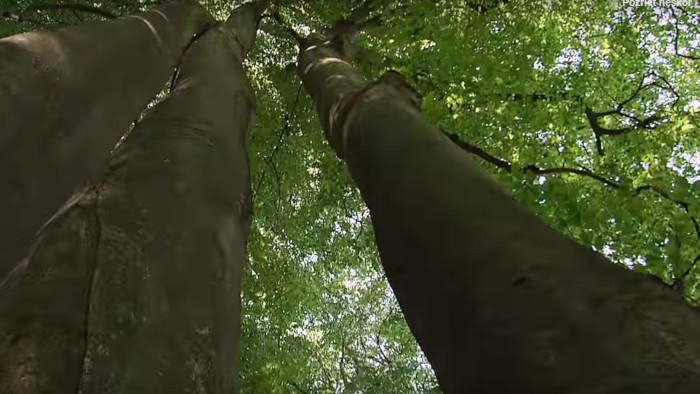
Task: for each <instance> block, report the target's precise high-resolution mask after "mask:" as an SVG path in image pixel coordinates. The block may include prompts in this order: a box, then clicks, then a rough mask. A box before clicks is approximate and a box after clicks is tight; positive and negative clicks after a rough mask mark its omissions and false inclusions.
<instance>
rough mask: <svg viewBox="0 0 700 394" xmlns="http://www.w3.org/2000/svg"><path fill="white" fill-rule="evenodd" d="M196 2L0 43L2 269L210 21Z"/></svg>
mask: <svg viewBox="0 0 700 394" xmlns="http://www.w3.org/2000/svg"><path fill="white" fill-rule="evenodd" d="M212 21H213V20H212V19H211V16H210V15H209V14H208V13H207V12H206V11H205V10H204V9H203V8H202V7H201V6H200V5H199V4H198V3H196V2H193V1H166V2H164V3H163V4H162V5H160V6H158V7H157V8H155V9H154V10H152V11H149V12H146V13H142V14H138V15H133V16H127V17H124V18H119V19H115V20H111V21H109V22H93V23H86V24H80V25H78V26H75V27H71V28H66V29H60V30H50V31H42V32H30V33H25V34H19V35H14V36H11V37H6V38H4V39H2V40H0V59H2V62H1V63H0V67H1V68H0V79H2V89H0V166H1V167H2V170H1V171H2V172H0V189H2V190H3V193H1V194H0V207H2V208H0V217H2V220H0V223H1V224H0V250H2V257H0V276H4V275H5V274H6V273H7V272H8V271H9V270H10V269H11V268H12V267H13V266H15V265H17V264H18V263H19V262H20V261H21V260H22V258H24V257H25V254H26V251H27V249H28V248H29V245H30V243H31V240H32V237H33V236H34V234H35V233H36V231H37V229H38V228H39V227H41V225H42V223H44V222H45V221H46V220H48V219H49V217H50V216H51V214H52V213H53V212H54V211H55V210H56V209H57V208H58V207H59V206H60V205H61V203H62V202H63V201H64V200H65V199H66V198H68V197H69V196H70V195H71V193H73V192H74V191H75V189H76V188H79V187H80V186H82V185H83V184H84V183H85V182H87V181H88V180H89V179H90V177H92V176H96V175H98V173H99V171H100V170H101V169H102V168H103V163H104V162H105V159H106V158H107V156H108V154H109V152H110V150H111V149H112V148H113V147H114V145H115V144H116V143H117V142H118V141H119V138H120V137H121V136H122V135H123V134H124V130H126V129H127V128H128V126H129V124H130V123H132V122H133V121H134V119H136V118H137V116H138V115H139V114H140V113H141V111H143V108H144V107H145V105H146V104H147V103H148V102H149V101H150V100H152V99H153V97H154V96H155V95H156V93H158V92H159V91H160V90H161V89H162V86H163V84H164V83H165V82H166V80H167V79H168V78H169V77H170V76H171V75H172V70H173V69H174V68H175V65H176V64H177V62H178V61H179V59H180V58H181V56H182V52H183V49H184V47H185V46H186V45H187V43H188V42H189V41H190V39H191V38H192V36H193V35H194V34H195V33H197V32H199V31H201V30H202V28H203V27H204V26H205V25H207V24H209V23H211V22H212Z"/></svg>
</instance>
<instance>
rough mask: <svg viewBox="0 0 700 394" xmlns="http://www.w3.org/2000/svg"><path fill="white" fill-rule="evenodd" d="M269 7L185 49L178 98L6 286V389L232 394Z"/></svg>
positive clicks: (2, 324) (251, 8) (43, 236)
mask: <svg viewBox="0 0 700 394" xmlns="http://www.w3.org/2000/svg"><path fill="white" fill-rule="evenodd" d="M266 3H267V2H260V1H258V2H256V3H249V4H247V5H244V6H241V7H238V8H237V9H236V10H235V11H234V12H233V13H232V15H231V17H230V18H229V19H228V20H227V21H226V22H225V23H222V24H218V25H216V26H215V27H213V28H212V29H211V30H209V31H208V32H206V33H205V34H204V35H203V36H201V38H200V39H198V40H197V41H196V42H195V43H194V44H193V45H192V46H191V47H190V48H189V49H188V51H187V52H186V54H185V56H184V58H183V62H182V65H181V67H180V73H179V77H178V79H177V81H176V84H175V86H174V88H173V90H172V92H171V93H170V95H169V96H168V97H167V98H166V99H165V100H163V101H162V102H161V103H159V104H158V105H157V106H156V107H155V108H154V109H153V110H152V112H150V113H149V114H148V115H147V116H146V118H145V119H144V120H143V121H142V122H141V123H140V124H139V125H138V126H137V127H136V128H135V130H134V131H133V132H132V133H131V134H130V135H129V137H128V138H127V139H126V141H125V142H124V143H123V144H122V145H120V147H119V148H118V150H117V151H116V152H115V154H114V157H113V159H112V160H111V161H110V167H109V170H108V174H107V176H106V177H105V178H104V179H102V180H101V181H99V182H97V183H95V184H93V185H91V186H89V187H88V188H87V189H86V190H84V191H83V192H82V193H79V194H78V195H76V196H74V197H73V198H72V199H71V200H70V201H68V202H67V203H66V204H65V205H64V206H63V207H62V208H61V210H60V211H59V212H58V213H57V214H56V215H55V216H54V217H53V218H52V220H51V221H50V222H49V223H48V224H47V225H46V226H45V228H44V229H43V230H42V231H41V232H40V233H39V235H38V239H37V242H36V243H35V244H34V246H33V247H32V252H31V254H30V256H29V258H28V259H26V260H25V261H24V263H23V265H22V266H21V267H20V268H19V269H18V270H16V271H14V272H13V273H12V274H11V275H10V276H9V277H8V279H7V280H5V281H4V282H3V283H1V284H0V393H3V394H4V393H13V394H17V393H19V394H25V393H83V394H86V393H124V394H127V393H129V394H136V393H234V392H237V381H238V370H237V366H238V359H239V356H238V339H239V338H238V337H239V325H240V299H239V297H240V285H241V278H242V268H243V264H244V261H245V253H246V243H247V237H248V229H249V222H250V215H251V209H252V208H251V196H250V184H249V175H248V163H247V157H246V141H247V138H246V136H247V134H248V133H249V131H250V128H251V125H252V121H253V106H254V95H253V91H252V88H251V86H250V84H249V83H248V81H247V79H246V75H245V72H244V70H243V66H242V60H243V58H244V57H245V55H246V53H247V52H248V51H249V50H250V48H251V47H252V45H253V42H254V40H255V34H256V29H257V26H256V24H257V18H258V17H259V15H260V14H261V13H262V11H263V9H264V7H265V5H266Z"/></svg>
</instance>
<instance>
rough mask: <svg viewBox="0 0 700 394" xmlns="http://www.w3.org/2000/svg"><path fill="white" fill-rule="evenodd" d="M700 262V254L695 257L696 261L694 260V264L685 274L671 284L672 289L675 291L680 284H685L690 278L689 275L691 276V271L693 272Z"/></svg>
mask: <svg viewBox="0 0 700 394" xmlns="http://www.w3.org/2000/svg"><path fill="white" fill-rule="evenodd" d="M698 261H700V254H698V255H697V256H695V260H693V262H692V263H691V264H690V266H689V267H688V268H687V269H686V270H685V272H683V274H681V276H679V277H678V278H676V280H674V281H673V283H672V284H671V287H672V288H674V289H677V288H679V286H680V284H681V283H683V280H684V279H685V278H686V277H687V276H688V274H690V271H692V270H693V268H695V266H696V265H698Z"/></svg>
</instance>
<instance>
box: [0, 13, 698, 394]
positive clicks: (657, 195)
mask: <svg viewBox="0 0 700 394" xmlns="http://www.w3.org/2000/svg"><path fill="white" fill-rule="evenodd" d="M200 2H201V3H202V5H204V6H205V8H207V10H208V11H209V12H211V13H212V15H214V16H215V17H216V18H217V19H218V20H223V19H225V18H226V17H227V15H228V13H229V12H230V11H231V9H232V4H231V2H230V1H223V0H201V1H200ZM240 3H241V2H240V1H234V2H233V6H234V7H235V6H237V5H239V4H240ZM155 4H156V2H155V1H128V0H104V1H101V2H88V1H79V0H75V1H71V2H59V3H50V2H42V1H27V0H19V1H15V0H0V11H1V12H2V13H3V14H2V15H3V20H2V21H0V36H8V35H12V34H16V33H20V32H27V31H32V30H38V29H49V28H56V27H61V26H66V25H74V24H79V23H84V22H86V21H90V20H103V19H111V18H115V17H118V16H123V15H128V14H132V13H135V12H138V11H143V10H147V9H150V8H151V7H152V6H153V5H155ZM363 7H364V8H363ZM358 9H364V11H365V12H364V13H363V14H362V15H359V16H358V14H357V13H353V10H358ZM349 20H350V21H352V22H353V23H356V24H358V25H361V26H362V28H361V31H359V33H358V34H357V36H356V37H355V39H354V41H353V42H352V43H347V45H351V46H352V47H351V48H350V50H351V51H352V53H354V54H356V56H355V59H354V62H355V66H356V67H357V68H358V69H359V70H361V72H362V73H363V75H364V76H365V77H366V78H367V79H368V80H374V79H376V78H377V77H379V76H380V75H382V74H383V73H384V72H385V71H386V70H389V69H391V70H396V71H398V72H400V73H401V74H402V75H403V76H405V77H406V78H407V80H408V82H409V83H410V84H411V85H412V86H414V87H415V89H416V90H417V91H418V93H419V94H420V97H421V99H422V100H421V109H422V112H423V114H424V116H425V117H426V118H427V120H428V121H429V122H430V123H432V124H434V125H436V126H438V127H439V129H440V130H441V131H442V132H443V133H444V134H445V135H447V136H448V137H450V139H452V140H453V141H454V143H455V144H457V145H458V146H459V147H461V148H462V149H464V150H465V151H466V152H468V153H469V154H471V155H472V156H473V157H474V158H476V159H477V161H478V162H479V163H480V164H481V165H482V166H483V168H484V169H485V170H487V171H489V172H491V173H492V174H493V175H494V176H495V177H496V178H497V179H498V180H499V181H500V182H501V183H502V184H503V185H504V186H505V187H506V188H507V190H508V191H510V192H511V193H512V194H513V195H514V196H515V198H516V199H517V200H519V201H520V202H521V203H523V204H524V205H525V206H526V207H527V208H528V209H529V210H531V211H532V212H533V213H535V214H536V215H537V216H539V217H540V218H542V219H543V220H544V221H546V222H547V223H549V224H550V225H552V226H553V227H555V228H556V229H557V230H559V231H560V232H561V233H563V234H565V235H568V236H569V237H571V238H573V239H574V240H576V241H577V242H578V243H580V244H582V245H585V246H588V247H590V248H592V249H594V250H596V251H599V252H601V253H602V254H604V255H605V256H606V257H608V258H609V259H610V260H611V261H613V262H614V263H616V264H619V265H622V266H625V267H627V268H629V269H630V270H634V271H638V272H641V273H646V274H649V275H653V276H656V277H658V278H659V280H661V281H663V282H664V283H666V284H667V285H668V286H670V287H672V288H673V289H674V290H676V291H678V292H681V293H682V294H683V295H684V296H685V297H686V298H687V300H688V301H689V302H690V303H691V304H693V305H697V304H698V303H700V268H698V267H697V265H698V261H699V260H700V222H699V220H700V205H699V204H700V138H699V137H700V134H699V132H698V127H700V117H699V113H700V74H699V73H698V71H699V70H700V68H699V67H698V65H699V64H700V63H698V62H699V61H700V50H699V49H697V48H699V47H700V28H699V27H698V23H699V22H700V8H697V7H693V6H690V7H684V6H676V5H667V6H636V5H630V4H620V3H619V2H616V1H580V0H550V1H536V2H532V1H527V0H481V1H480V0H459V1H455V0H401V1H398V0H390V1H371V0H368V1H364V0H362V1H360V0H353V1H344V2H343V1H321V0H296V1H284V2H279V4H277V5H275V6H273V7H271V8H270V9H268V10H267V12H266V14H264V15H263V18H262V19H261V20H260V25H259V27H260V31H259V33H258V38H257V42H256V44H255V47H254V49H253V51H252V52H251V53H250V55H249V56H248V58H247V60H246V63H245V66H246V71H247V75H248V78H249V79H250V81H251V83H252V85H253V88H254V90H255V93H256V98H257V104H256V107H257V109H256V121H255V125H254V127H253V130H252V133H251V134H250V148H249V153H248V156H249V161H250V175H251V186H252V191H253V201H254V205H253V212H254V220H253V224H252V227H251V232H250V239H249V244H248V261H247V266H246V268H245V277H244V282H243V289H242V300H241V302H242V308H243V309H242V327H241V356H240V357H241V363H240V366H241V367H240V368H241V370H240V379H241V392H244V393H246V392H248V393H250V392H253V393H267V392H269V393H277V392H280V393H286V392H298V393H311V392H313V393H317V392H318V393H341V392H343V393H344V392H347V393H350V392H364V393H412V392H416V393H433V392H439V389H438V386H437V381H436V379H435V377H434V374H433V372H432V370H431V367H430V365H429V364H428V362H427V360H426V358H425V357H424V356H423V355H422V353H421V351H420V349H419V347H418V345H417V343H416V341H415V339H414V338H413V335H412V334H411V332H410V331H409V329H408V327H407V326H406V323H405V320H404V318H403V315H402V314H401V309H400V308H399V306H398V304H397V302H396V300H395V298H394V295H393V293H392V290H391V288H390V287H389V285H388V283H387V280H386V278H385V275H384V272H383V270H382V266H381V263H380V261H379V256H378V253H377V251H376V245H375V239H374V233H373V229H372V226H371V223H370V217H369V211H368V210H367V208H366V207H365V204H364V202H363V200H362V198H361V196H360V194H359V192H358V190H357V188H356V186H355V184H354V183H353V182H352V180H351V178H350V174H349V172H348V170H347V169H346V166H345V165H344V164H343V162H342V161H341V160H340V159H339V158H338V157H337V155H336V154H335V153H334V152H333V151H332V150H331V149H330V148H329V146H328V143H327V142H326V140H325V138H324V133H323V131H322V130H321V125H320V124H319V121H318V116H317V113H316V110H315V109H314V104H313V102H312V100H311V99H310V97H309V95H308V94H307V93H306V92H305V91H304V89H303V88H302V85H301V82H300V80H299V78H298V76H297V70H296V67H295V63H296V59H297V54H298V48H297V43H296V41H295V39H294V34H300V35H307V34H310V33H312V32H323V31H327V30H328V29H331V28H334V27H338V26H339V25H340V24H339V23H338V22H339V21H340V22H342V21H349ZM0 61H1V59H0ZM167 91H168V88H167V87H165V88H164V91H163V93H162V94H161V95H159V96H158V97H156V98H155V99H154V101H153V103H152V104H151V105H149V106H152V105H155V103H157V102H158V100H160V99H161V98H162V97H163V96H164V94H165V93H166V92H167ZM138 121H139V119H136V120H135V123H137V122H138ZM424 209H425V210H430V209H431V207H430V206H426V207H424Z"/></svg>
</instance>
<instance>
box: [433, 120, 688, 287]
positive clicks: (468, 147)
mask: <svg viewBox="0 0 700 394" xmlns="http://www.w3.org/2000/svg"><path fill="white" fill-rule="evenodd" d="M440 131H442V133H443V134H444V135H445V136H447V137H448V138H449V139H450V140H451V141H452V142H454V143H455V145H457V146H459V147H460V148H462V149H463V150H465V151H467V152H469V153H471V154H473V155H476V156H479V157H480V158H482V159H483V160H484V161H486V162H488V163H491V164H493V165H494V166H496V167H498V168H499V169H501V170H504V171H507V172H513V165H512V164H511V163H509V162H507V161H506V160H503V159H500V158H498V157H495V156H493V155H491V154H490V153H488V152H486V151H485V150H483V149H481V148H479V147H478V146H475V145H472V144H470V143H468V142H466V141H464V140H462V139H461V138H459V136H458V135H457V134H455V133H450V132H448V131H446V130H444V129H441V130H440ZM521 171H523V172H529V173H533V174H540V175H544V174H564V173H565V174H576V175H581V176H584V177H587V178H590V179H594V180H596V181H598V182H601V183H602V184H604V185H605V186H608V187H610V188H612V189H621V188H622V184H621V183H620V182H615V181H611V180H610V179H607V178H605V177H603V176H601V175H598V174H596V173H594V172H593V171H591V170H589V169H587V168H585V167H581V168H567V167H552V168H542V167H539V166H537V165H535V164H528V165H526V166H524V167H522V168H521ZM645 191H649V192H653V193H655V194H656V195H658V196H660V197H662V198H664V199H666V200H668V201H670V202H672V203H674V204H675V205H676V206H677V207H678V208H680V209H682V210H683V211H684V212H685V213H687V214H690V203H689V202H687V201H683V200H679V199H676V198H673V197H671V195H670V194H669V193H668V192H667V191H665V190H663V189H661V188H660V187H658V186H654V185H642V186H639V187H637V188H635V189H634V190H633V195H634V196H638V195H639V194H641V193H642V192H645ZM689 217H690V220H691V221H692V222H693V227H694V228H695V235H696V236H697V238H698V240H700V221H698V219H697V218H696V217H694V216H689ZM698 258H700V255H699V256H698V257H696V258H695V260H694V261H693V263H692V264H691V266H690V267H689V268H688V271H690V270H691V269H692V268H693V267H695V265H697V262H698ZM687 274H688V272H686V273H685V274H683V275H682V276H681V278H680V279H682V278H683V277H685V276H686V275H687ZM680 279H677V280H676V282H677V281H678V280H680ZM675 284H676V283H675V282H674V285H675Z"/></svg>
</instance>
